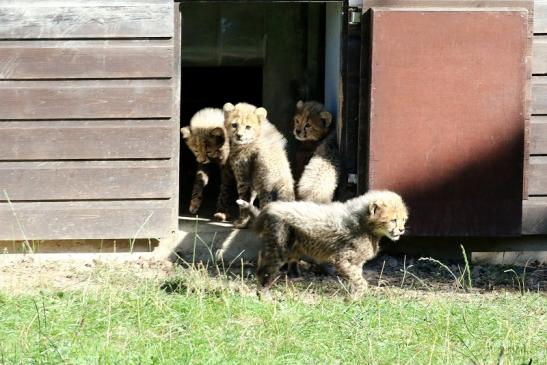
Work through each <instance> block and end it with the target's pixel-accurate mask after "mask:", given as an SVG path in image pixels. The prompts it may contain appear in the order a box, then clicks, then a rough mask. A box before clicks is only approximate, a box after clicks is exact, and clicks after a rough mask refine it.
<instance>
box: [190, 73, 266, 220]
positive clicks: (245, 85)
mask: <svg viewBox="0 0 547 365" xmlns="http://www.w3.org/2000/svg"><path fill="white" fill-rule="evenodd" d="M219 80H220V83H219ZM181 81H182V85H183V86H182V88H181V94H182V95H181V119H180V123H181V127H183V126H187V125H188V124H189V122H190V119H191V118H192V115H193V114H194V113H195V112H196V111H198V110H200V109H202V108H205V107H215V108H222V106H223V105H224V103H226V102H227V101H230V102H233V103H235V102H236V100H246V101H247V102H249V103H251V104H255V105H262V67H260V66H249V67H235V66H229V67H183V68H182V72H181ZM223 85H230V87H229V88H228V87H223ZM227 90H229V92H227ZM180 164H181V166H180V167H181V169H180V185H179V189H180V191H179V193H180V197H181V198H180V206H179V211H180V213H181V215H185V214H187V213H188V206H189V204H190V193H189V192H190V191H191V190H192V184H193V181H194V176H195V171H196V166H197V163H196V159H195V157H194V155H193V154H192V152H191V151H190V150H189V149H188V148H187V147H186V145H184V142H182V141H181V149H180ZM211 170H212V171H213V173H212V175H211V176H210V178H211V179H210V181H209V184H208V185H207V186H206V187H205V194H206V196H207V197H213V198H214V197H216V196H217V195H218V191H219V184H220V176H219V173H218V169H211ZM214 208H215V199H205V200H204V201H203V205H202V209H201V211H203V212H208V213H210V212H213V210H214Z"/></svg>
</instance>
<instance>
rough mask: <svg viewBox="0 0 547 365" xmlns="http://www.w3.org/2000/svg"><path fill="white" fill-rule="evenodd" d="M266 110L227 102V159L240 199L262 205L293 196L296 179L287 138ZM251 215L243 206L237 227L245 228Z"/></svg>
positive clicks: (225, 114)
mask: <svg viewBox="0 0 547 365" xmlns="http://www.w3.org/2000/svg"><path fill="white" fill-rule="evenodd" d="M266 115H267V111H266V109H264V108H257V107H256V106H254V105H251V104H247V103H239V104H237V105H235V106H234V105H233V104H230V103H226V104H225V105H224V119H225V127H226V131H227V132H228V137H229V139H230V156H229V158H228V161H229V163H230V167H231V168H232V171H233V173H234V176H235V180H236V184H237V193H238V195H239V199H243V200H244V201H247V202H250V203H251V204H252V203H253V200H254V198H255V197H258V199H259V203H260V207H261V208H262V207H264V206H265V205H266V204H268V203H269V202H271V201H275V200H281V201H292V200H294V182H293V178H292V173H291V168H290V165H289V161H288V159H287V153H286V152H285V144H286V140H285V138H284V137H283V135H282V134H281V133H279V131H278V130H277V129H276V128H275V127H274V126H273V125H272V124H271V123H270V122H269V121H268V120H267V119H266ZM249 219H250V215H249V213H248V211H247V210H241V209H240V215H239V219H238V220H237V221H236V222H235V223H234V226H235V227H236V228H246V227H247V225H248V223H249Z"/></svg>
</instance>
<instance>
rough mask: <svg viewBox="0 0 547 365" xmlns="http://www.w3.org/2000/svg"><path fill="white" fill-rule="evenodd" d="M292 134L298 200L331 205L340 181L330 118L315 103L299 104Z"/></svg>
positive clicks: (328, 114)
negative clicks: (295, 145)
mask: <svg viewBox="0 0 547 365" xmlns="http://www.w3.org/2000/svg"><path fill="white" fill-rule="evenodd" d="M293 133H294V136H295V137H296V139H297V140H298V141H300V143H299V145H298V147H297V152H296V159H295V160H296V162H295V178H296V179H297V181H298V183H297V188H296V190H297V191H296V196H297V199H298V200H306V201H313V202H316V203H329V202H331V201H332V200H333V199H334V196H335V192H336V189H337V187H338V186H339V181H340V179H341V171H340V170H341V159H340V153H339V151H338V143H337V139H336V131H335V130H334V128H332V115H331V114H330V113H329V112H328V111H326V110H325V107H324V106H323V104H321V103H319V102H317V101H307V102H303V101H299V102H298V103H297V104H296V114H295V116H294V130H293Z"/></svg>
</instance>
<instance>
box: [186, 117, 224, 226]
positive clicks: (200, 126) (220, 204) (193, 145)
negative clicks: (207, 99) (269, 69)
mask: <svg viewBox="0 0 547 365" xmlns="http://www.w3.org/2000/svg"><path fill="white" fill-rule="evenodd" d="M180 132H181V133H182V138H183V140H184V142H185V143H186V145H187V146H188V148H189V149H190V150H191V151H192V153H193V154H194V156H196V161H197V163H198V167H197V170H196V177H195V180H194V185H193V186H192V197H191V200H190V207H189V209H188V210H189V211H190V213H191V214H197V212H198V210H199V208H200V206H201V202H202V201H203V188H204V187H205V186H206V185H207V183H208V182H209V174H210V168H211V165H213V164H214V165H218V166H219V168H220V174H221V175H220V179H221V182H220V192H219V195H218V199H217V211H216V213H215V215H214V218H215V219H216V220H218V221H225V220H226V219H228V207H229V201H230V200H231V199H230V190H231V188H232V187H233V184H234V183H233V180H234V177H233V175H232V172H231V170H230V166H229V165H228V163H227V161H228V155H229V153H230V146H229V142H228V136H227V134H226V129H224V112H223V111H222V110H220V109H217V108H205V109H201V110H199V111H198V112H197V113H196V114H194V116H193V117H192V119H190V125H189V126H188V127H183V128H181V130H180Z"/></svg>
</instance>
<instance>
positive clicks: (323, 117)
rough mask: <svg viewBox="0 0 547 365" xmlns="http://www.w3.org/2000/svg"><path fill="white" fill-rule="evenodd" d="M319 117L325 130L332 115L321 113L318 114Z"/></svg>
mask: <svg viewBox="0 0 547 365" xmlns="http://www.w3.org/2000/svg"><path fill="white" fill-rule="evenodd" d="M319 117H320V118H321V120H322V121H323V124H324V125H325V128H328V127H329V126H330V123H331V122H332V114H331V113H329V112H321V113H319Z"/></svg>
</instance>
